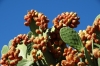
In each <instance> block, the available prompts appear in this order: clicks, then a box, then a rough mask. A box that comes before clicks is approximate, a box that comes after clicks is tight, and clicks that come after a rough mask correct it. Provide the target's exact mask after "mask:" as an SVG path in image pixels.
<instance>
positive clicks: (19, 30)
mask: <svg viewBox="0 0 100 66" xmlns="http://www.w3.org/2000/svg"><path fill="white" fill-rule="evenodd" d="M31 9H34V10H37V11H38V12H42V13H44V14H45V15H46V16H47V17H48V18H49V20H50V23H49V27H51V26H52V20H53V18H55V17H56V16H57V15H58V14H61V13H62V12H71V11H73V12H76V13H77V14H78V16H79V17H80V22H81V23H80V25H79V26H78V27H77V28H76V29H75V30H76V31H78V30H80V29H82V30H83V29H85V28H86V27H87V25H92V23H93V21H94V19H95V17H96V16H97V15H98V14H100V0H0V50H1V49H2V46H3V45H4V44H8V42H9V40H10V39H13V38H14V37H15V36H17V35H18V34H27V33H28V32H29V28H28V27H26V26H24V21H25V20H24V15H25V14H27V11H28V10H31Z"/></svg>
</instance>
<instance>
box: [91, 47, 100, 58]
mask: <svg viewBox="0 0 100 66" xmlns="http://www.w3.org/2000/svg"><path fill="white" fill-rule="evenodd" d="M99 51H100V50H99V48H95V49H93V55H94V57H95V58H98V55H97V53H98V52H99Z"/></svg>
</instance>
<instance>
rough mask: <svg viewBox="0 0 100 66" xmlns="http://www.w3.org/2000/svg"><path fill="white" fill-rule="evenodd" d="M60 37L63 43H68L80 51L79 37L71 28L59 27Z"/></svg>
mask: <svg viewBox="0 0 100 66" xmlns="http://www.w3.org/2000/svg"><path fill="white" fill-rule="evenodd" d="M60 37H61V39H62V40H63V41H64V42H65V43H67V44H69V45H70V46H72V47H73V48H75V49H77V50H78V51H80V49H81V48H82V42H81V40H80V37H79V35H78V33H77V32H76V31H75V30H73V29H72V28H69V27H63V28H61V29H60Z"/></svg>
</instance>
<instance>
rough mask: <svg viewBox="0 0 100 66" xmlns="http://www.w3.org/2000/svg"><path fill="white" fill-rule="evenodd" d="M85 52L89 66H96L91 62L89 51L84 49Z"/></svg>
mask: <svg viewBox="0 0 100 66" xmlns="http://www.w3.org/2000/svg"><path fill="white" fill-rule="evenodd" d="M84 51H85V57H86V59H87V61H88V62H89V65H90V66H95V65H94V64H93V62H92V60H91V57H90V55H89V53H88V51H87V49H86V48H84Z"/></svg>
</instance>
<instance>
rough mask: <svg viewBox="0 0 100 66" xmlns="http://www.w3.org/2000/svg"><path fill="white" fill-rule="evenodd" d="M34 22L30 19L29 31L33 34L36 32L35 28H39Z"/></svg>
mask: <svg viewBox="0 0 100 66" xmlns="http://www.w3.org/2000/svg"><path fill="white" fill-rule="evenodd" d="M35 23H36V22H35V21H34V20H33V19H32V22H31V23H30V26H29V27H30V31H31V32H32V33H33V35H35V36H37V35H38V34H37V33H36V32H35V30H36V29H39V27H38V26H36V24H35Z"/></svg>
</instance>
